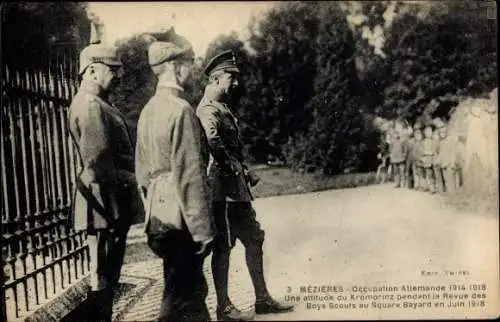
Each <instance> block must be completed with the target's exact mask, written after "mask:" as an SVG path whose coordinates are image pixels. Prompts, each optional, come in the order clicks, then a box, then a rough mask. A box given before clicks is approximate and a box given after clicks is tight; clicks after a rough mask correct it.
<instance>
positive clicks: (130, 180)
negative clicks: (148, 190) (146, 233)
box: [69, 81, 144, 231]
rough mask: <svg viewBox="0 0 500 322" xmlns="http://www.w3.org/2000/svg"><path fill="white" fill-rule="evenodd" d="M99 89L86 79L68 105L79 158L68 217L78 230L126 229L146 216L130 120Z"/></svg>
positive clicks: (71, 128)
mask: <svg viewBox="0 0 500 322" xmlns="http://www.w3.org/2000/svg"><path fill="white" fill-rule="evenodd" d="M101 93H102V89H100V88H99V87H98V86H97V85H96V84H93V83H90V82H85V81H84V82H82V84H81V86H80V88H79V90H78V93H77V94H76V95H75V97H74V99H73V101H72V103H71V106H70V109H69V130H70V134H71V138H72V141H73V143H74V146H75V148H76V152H77V158H78V159H79V160H78V164H79V169H78V170H77V176H76V185H75V190H74V193H73V211H72V215H73V216H72V220H71V221H70V223H71V224H73V227H74V229H75V230H82V229H86V230H88V231H92V230H96V229H105V228H117V227H121V228H126V227H128V226H130V224H132V223H133V221H140V220H141V217H143V216H144V210H143V206H142V202H141V201H140V195H139V191H138V188H137V183H136V181H135V176H134V149H133V145H132V142H131V139H130V136H129V132H128V129H127V125H126V122H125V120H124V118H123V116H122V114H121V113H120V111H119V110H118V109H117V108H115V107H114V106H112V105H111V104H109V103H108V102H107V100H106V99H105V98H103V95H102V94H101Z"/></svg>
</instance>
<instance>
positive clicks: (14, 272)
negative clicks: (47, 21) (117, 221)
mask: <svg viewBox="0 0 500 322" xmlns="http://www.w3.org/2000/svg"><path fill="white" fill-rule="evenodd" d="M76 52H77V50H76V47H75V46H73V45H64V46H57V47H53V48H52V49H51V50H50V52H49V53H47V54H44V55H37V54H26V53H20V56H21V57H20V58H19V61H22V64H16V63H15V62H13V63H10V64H9V62H2V69H3V70H2V75H3V77H2V111H1V113H2V115H1V121H2V140H1V171H2V172H1V178H2V179H1V180H2V183H1V185H2V188H1V190H2V200H1V206H2V268H3V274H4V279H3V281H4V284H3V288H2V297H3V298H2V300H3V301H4V303H2V307H3V312H2V313H3V317H4V319H5V320H7V321H12V320H16V319H19V318H22V317H24V316H26V315H28V314H30V313H31V312H33V311H34V310H36V309H37V308H38V307H40V306H41V305H43V304H44V303H46V302H48V301H50V300H51V299H53V298H54V297H55V296H57V295H58V294H60V293H61V292H63V291H64V290H65V289H67V287H68V286H70V285H72V284H73V283H75V282H76V281H78V280H80V279H82V278H83V277H84V276H85V275H86V274H87V273H88V271H89V265H90V264H89V258H88V249H87V248H86V235H85V232H74V231H73V230H72V229H70V225H69V220H70V214H71V207H72V200H71V199H72V191H73V183H74V177H75V171H76V170H75V161H76V156H75V151H74V149H73V146H72V144H71V142H70V139H69V133H68V126H67V112H68V107H69V104H70V101H71V98H72V97H73V95H74V94H75V92H76V87H77V67H76V64H77V62H78V60H77V55H76ZM23 55H24V56H23Z"/></svg>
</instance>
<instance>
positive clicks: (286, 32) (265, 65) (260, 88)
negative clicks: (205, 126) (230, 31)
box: [241, 2, 318, 161]
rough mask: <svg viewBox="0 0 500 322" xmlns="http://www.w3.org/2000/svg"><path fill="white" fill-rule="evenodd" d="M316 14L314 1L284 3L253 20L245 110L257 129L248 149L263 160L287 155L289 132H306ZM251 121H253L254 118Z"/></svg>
mask: <svg viewBox="0 0 500 322" xmlns="http://www.w3.org/2000/svg"><path fill="white" fill-rule="evenodd" d="M317 28H318V19H317V15H316V10H315V8H314V3H304V2H289V3H280V4H279V5H277V6H276V7H274V8H273V9H271V10H270V11H269V12H267V13H266V14H265V16H264V17H263V18H262V19H261V20H260V21H259V22H255V23H254V25H251V26H250V27H249V29H250V30H252V31H253V32H252V34H251V37H250V39H249V47H250V48H251V52H253V53H255V54H254V55H253V56H252V62H251V66H252V68H253V72H252V73H251V75H252V76H251V77H250V78H249V80H248V83H247V86H246V95H245V97H244V100H243V102H242V106H241V109H242V110H243V114H244V115H245V118H246V120H247V123H251V124H252V125H253V128H255V129H258V131H250V130H249V131H248V132H252V133H253V137H252V142H253V146H251V147H250V148H249V150H251V151H253V152H254V153H258V154H259V155H255V157H256V159H259V161H267V158H268V155H271V156H273V157H279V158H283V157H284V151H283V147H284V144H286V143H287V142H288V140H289V138H290V137H292V136H294V135H296V134H298V133H304V132H306V131H307V129H308V126H309V123H310V122H311V115H310V112H309V111H308V110H307V108H306V105H307V102H308V101H309V99H310V97H311V95H312V92H313V82H314V77H315V74H316V65H315V58H316V57H315V52H314V51H313V50H311V48H313V47H314V42H315V39H316V36H317ZM250 120H252V121H250Z"/></svg>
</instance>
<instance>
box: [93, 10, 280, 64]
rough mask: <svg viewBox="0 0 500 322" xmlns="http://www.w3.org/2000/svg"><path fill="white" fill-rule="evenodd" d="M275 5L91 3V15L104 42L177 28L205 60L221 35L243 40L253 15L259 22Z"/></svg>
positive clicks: (113, 41) (111, 42)
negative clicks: (99, 23)
mask: <svg viewBox="0 0 500 322" xmlns="http://www.w3.org/2000/svg"><path fill="white" fill-rule="evenodd" d="M274 5H275V2H271V1H262V2H241V1H238V2H217V1H204V2H198V1H193V2H121V3H120V2H89V6H88V11H89V12H91V13H94V14H96V15H97V16H98V17H99V18H100V19H101V21H102V22H103V24H104V35H103V38H104V39H103V42H105V43H108V44H114V43H115V41H116V40H117V39H120V38H125V37H130V36H132V35H134V34H136V33H140V32H143V31H146V30H150V29H151V28H154V29H160V28H162V27H166V28H168V27H170V26H172V25H174V26H175V31H176V32H177V33H179V34H181V35H183V36H185V37H186V38H187V39H188V40H189V41H190V42H191V43H192V45H193V49H194V51H195V54H196V55H197V56H200V57H202V56H204V55H205V51H206V49H207V47H208V45H209V43H210V42H211V41H212V40H213V39H214V38H215V37H217V36H218V35H220V34H230V33H231V31H236V32H237V33H238V34H240V37H241V38H242V40H245V37H246V32H245V31H246V27H247V26H248V23H249V21H250V18H251V17H252V15H255V16H256V17H257V18H258V17H260V16H262V14H263V12H265V11H266V10H269V9H270V8H271V7H272V6H274Z"/></svg>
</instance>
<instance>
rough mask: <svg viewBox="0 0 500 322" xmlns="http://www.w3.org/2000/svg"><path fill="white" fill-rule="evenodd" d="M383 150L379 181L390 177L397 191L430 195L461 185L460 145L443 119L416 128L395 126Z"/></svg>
mask: <svg viewBox="0 0 500 322" xmlns="http://www.w3.org/2000/svg"><path fill="white" fill-rule="evenodd" d="M380 150H381V151H380V152H379V154H378V158H379V159H380V160H381V164H380V165H379V167H378V169H377V179H378V180H379V181H381V182H382V183H383V182H385V180H387V177H388V176H389V177H393V179H394V184H395V186H396V188H400V187H406V188H410V189H415V190H419V191H428V192H431V193H442V192H453V191H455V190H456V189H457V188H458V187H459V186H460V185H461V181H462V179H461V177H462V174H461V172H462V171H461V170H462V166H461V164H462V162H461V161H460V152H459V142H458V140H457V139H456V138H455V137H453V136H451V135H449V133H448V127H447V124H446V123H445V122H444V121H442V120H440V119H437V121H436V122H433V123H431V122H429V123H426V124H421V123H415V124H414V126H413V127H409V126H408V127H404V126H398V124H397V123H395V124H393V125H392V126H391V127H390V129H389V130H388V131H387V132H386V135H385V139H384V140H383V142H382V146H381V148H380Z"/></svg>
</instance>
